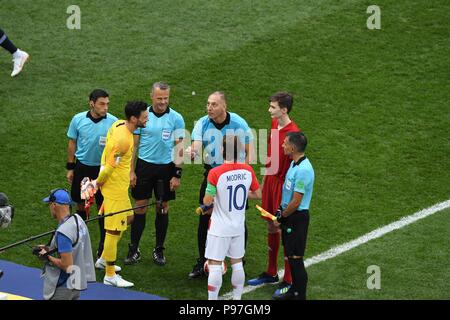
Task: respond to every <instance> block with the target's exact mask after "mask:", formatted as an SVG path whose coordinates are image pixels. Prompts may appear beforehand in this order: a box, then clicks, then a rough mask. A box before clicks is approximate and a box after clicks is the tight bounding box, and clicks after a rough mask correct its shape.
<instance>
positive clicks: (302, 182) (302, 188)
mask: <svg viewBox="0 0 450 320" xmlns="http://www.w3.org/2000/svg"><path fill="white" fill-rule="evenodd" d="M310 181H311V173H310V172H309V171H307V170H298V171H297V174H296V175H295V186H294V191H295V192H298V193H302V194H305V192H306V186H307V185H308V184H309V183H310Z"/></svg>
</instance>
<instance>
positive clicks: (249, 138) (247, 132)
mask: <svg viewBox="0 0 450 320" xmlns="http://www.w3.org/2000/svg"><path fill="white" fill-rule="evenodd" d="M237 119H238V122H239V128H241V129H242V130H243V131H244V133H245V139H244V140H245V144H249V143H250V141H253V134H252V130H251V129H250V127H249V126H248V123H247V121H245V120H244V118H242V117H240V116H238V118H237Z"/></svg>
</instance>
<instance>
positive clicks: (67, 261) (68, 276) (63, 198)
mask: <svg viewBox="0 0 450 320" xmlns="http://www.w3.org/2000/svg"><path fill="white" fill-rule="evenodd" d="M43 201H44V202H46V203H48V204H49V209H50V213H51V215H52V217H53V218H54V219H56V220H57V221H58V227H57V229H56V231H55V233H54V235H53V237H52V239H51V241H50V244H49V245H48V247H47V246H43V245H41V246H39V247H38V249H37V250H36V252H35V253H36V254H38V255H39V258H40V259H42V260H45V261H46V262H45V266H44V271H43V273H42V277H43V278H44V299H46V300H77V299H79V297H80V290H85V289H87V282H88V281H89V282H91V281H95V269H94V261H93V258H92V248H91V240H90V237H89V231H88V228H87V226H86V224H85V223H84V221H83V219H82V218H81V217H80V216H79V215H77V214H73V215H72V214H71V212H70V205H71V204H72V200H71V198H70V195H69V193H68V192H67V191H66V190H64V189H56V190H53V191H52V192H51V193H50V195H49V196H48V197H47V198H45V199H43ZM53 252H57V253H58V257H57V258H55V257H53V256H51V254H52V253H53Z"/></svg>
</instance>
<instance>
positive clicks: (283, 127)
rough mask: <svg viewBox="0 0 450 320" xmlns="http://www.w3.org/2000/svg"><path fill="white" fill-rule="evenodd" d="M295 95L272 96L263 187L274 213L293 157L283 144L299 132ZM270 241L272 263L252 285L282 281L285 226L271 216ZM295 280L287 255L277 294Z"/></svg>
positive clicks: (266, 205)
mask: <svg viewBox="0 0 450 320" xmlns="http://www.w3.org/2000/svg"><path fill="white" fill-rule="evenodd" d="M293 100H294V99H293V97H292V95H290V94H289V93H287V92H277V93H275V94H274V95H273V96H271V97H270V99H269V102H270V107H269V110H268V111H269V113H270V116H271V118H272V128H271V134H270V136H269V138H268V145H267V164H266V170H267V171H266V175H265V176H264V180H263V188H262V207H263V208H264V209H266V210H267V211H268V212H270V213H272V214H273V213H275V212H276V211H277V210H278V207H279V206H280V203H281V192H282V189H283V183H284V178H285V176H286V172H287V171H288V169H289V165H290V164H291V161H292V159H290V158H289V156H286V155H284V153H283V148H282V144H283V141H284V138H285V137H286V134H287V133H288V132H299V131H300V129H299V128H298V127H297V125H296V124H295V122H294V121H293V120H292V119H291V118H290V117H289V112H290V111H291V110H292V104H293ZM263 219H266V220H267V231H268V236H267V242H268V246H269V255H268V258H269V263H268V267H267V271H265V272H263V273H261V274H260V275H259V276H258V277H257V278H255V279H251V280H249V281H248V282H247V283H248V284H249V285H252V286H256V285H260V284H263V283H275V282H278V280H279V279H278V274H277V271H278V263H277V260H278V250H279V248H280V239H281V230H280V229H279V228H278V227H276V226H275V225H274V223H273V222H272V221H271V220H270V219H267V218H263ZM291 284H292V276H291V270H290V267H289V262H288V260H287V258H286V256H285V257H284V277H283V281H282V282H281V283H280V285H279V288H278V289H277V290H276V291H275V293H274V297H275V296H277V297H278V296H280V295H283V294H285V293H286V292H287V291H288V290H289V288H290V286H291Z"/></svg>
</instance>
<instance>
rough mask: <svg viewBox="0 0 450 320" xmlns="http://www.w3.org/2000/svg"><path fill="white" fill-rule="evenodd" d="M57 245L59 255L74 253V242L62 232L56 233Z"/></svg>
mask: <svg viewBox="0 0 450 320" xmlns="http://www.w3.org/2000/svg"><path fill="white" fill-rule="evenodd" d="M56 245H57V246H58V252H59V253H69V252H72V241H71V240H70V239H69V238H68V237H66V236H65V235H64V234H62V233H61V232H57V233H56Z"/></svg>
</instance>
